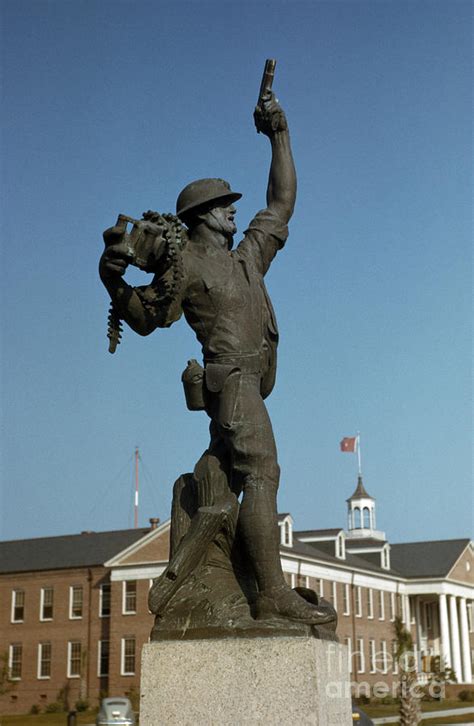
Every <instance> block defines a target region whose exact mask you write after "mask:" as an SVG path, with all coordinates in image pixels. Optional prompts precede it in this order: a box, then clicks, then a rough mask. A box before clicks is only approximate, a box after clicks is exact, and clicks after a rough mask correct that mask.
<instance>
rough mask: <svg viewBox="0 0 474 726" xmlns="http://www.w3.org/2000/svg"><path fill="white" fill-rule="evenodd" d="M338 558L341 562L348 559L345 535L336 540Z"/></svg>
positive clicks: (340, 535)
mask: <svg viewBox="0 0 474 726" xmlns="http://www.w3.org/2000/svg"><path fill="white" fill-rule="evenodd" d="M336 557H337V558H338V559H339V560H345V559H346V548H345V545H344V535H343V534H342V532H341V534H339V535H338V536H337V539H336Z"/></svg>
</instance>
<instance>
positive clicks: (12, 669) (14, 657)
mask: <svg viewBox="0 0 474 726" xmlns="http://www.w3.org/2000/svg"><path fill="white" fill-rule="evenodd" d="M22 658H23V646H22V644H21V643H12V644H11V645H10V648H9V652H8V674H9V675H8V677H9V679H10V681H19V680H21V662H22Z"/></svg>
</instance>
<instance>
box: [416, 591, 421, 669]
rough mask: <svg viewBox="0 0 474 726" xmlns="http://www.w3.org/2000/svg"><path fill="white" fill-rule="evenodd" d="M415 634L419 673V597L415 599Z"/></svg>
mask: <svg viewBox="0 0 474 726" xmlns="http://www.w3.org/2000/svg"><path fill="white" fill-rule="evenodd" d="M415 632H416V644H417V646H418V672H419V673H421V670H422V662H421V650H422V649H421V639H422V633H421V605H420V596H419V595H417V596H416V597H415Z"/></svg>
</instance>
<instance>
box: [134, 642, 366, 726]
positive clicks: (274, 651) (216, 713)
mask: <svg viewBox="0 0 474 726" xmlns="http://www.w3.org/2000/svg"><path fill="white" fill-rule="evenodd" d="M351 713H352V711H351V698H350V685H349V672H348V660H347V647H346V646H343V645H340V644H339V643H335V642H332V641H325V640H318V639H316V638H311V637H255V638H236V639H232V638H226V639H210V640H189V641H161V642H154V643H149V644H147V645H145V646H144V649H143V655H142V678H141V707H140V726H161V725H162V724H163V725H164V724H167V725H168V724H169V725H176V726H178V725H179V726H187V725H188V724H189V725H191V724H192V725H193V726H214V725H215V726H227V725H228V726H246V725H247V724H248V725H249V726H250V724H265V725H266V726H279V725H286V724H288V725H290V724H291V726H293V725H294V724H299V725H301V724H308V725H309V724H311V725H312V726H346V725H347V726H349V724H352V715H351Z"/></svg>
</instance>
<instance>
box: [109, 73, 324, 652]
mask: <svg viewBox="0 0 474 726" xmlns="http://www.w3.org/2000/svg"><path fill="white" fill-rule="evenodd" d="M274 65H275V64H274V61H271V62H269V61H267V65H266V69H265V73H264V78H263V80H262V87H261V91H260V95H259V100H258V104H257V107H256V109H255V112H254V119H255V125H256V127H257V130H258V131H259V132H261V133H262V134H264V135H265V136H267V137H268V138H269V140H270V143H271V165H270V173H269V180H268V188H267V207H266V209H264V210H262V211H260V212H258V213H257V215H256V216H255V217H254V219H253V220H252V221H251V223H250V225H249V227H248V229H247V230H246V232H245V233H244V235H243V239H242V240H241V241H240V243H239V244H238V245H237V247H236V248H235V249H233V238H234V234H235V233H236V225H235V220H234V218H235V214H236V207H235V202H236V201H237V200H238V199H240V197H241V194H240V193H238V192H235V191H233V190H232V189H231V187H230V185H229V184H228V182H226V181H224V180H222V179H214V178H209V179H199V180H197V181H194V182H191V183H190V184H188V185H187V186H186V187H185V188H184V189H183V190H182V191H181V193H180V194H179V196H178V199H177V204H176V217H174V216H173V215H161V214H158V213H156V212H147V213H145V214H144V217H143V220H140V221H137V220H133V219H131V218H129V217H125V216H124V215H120V216H119V219H118V222H117V225H116V226H115V227H112V228H111V229H108V230H106V232H104V241H105V244H106V248H105V251H104V253H103V255H102V257H101V261H100V277H101V280H102V282H103V283H104V285H105V287H106V288H107V290H108V292H109V294H110V297H111V300H112V308H111V314H110V326H109V337H110V340H111V348H110V349H111V350H112V351H113V350H114V349H115V346H116V344H117V342H119V339H120V328H119V320H124V321H125V322H126V323H127V324H128V325H129V326H130V327H131V328H132V329H133V330H134V331H136V332H137V333H139V334H140V335H148V334H149V333H151V332H153V331H154V330H155V329H156V328H157V327H167V326H169V325H171V324H172V323H173V322H174V321H176V320H177V319H178V318H179V317H180V316H181V314H182V313H184V315H185V318H186V320H187V322H188V323H189V325H190V326H191V328H192V329H193V331H194V332H195V334H196V337H197V339H198V340H199V342H200V344H201V345H202V352H203V367H202V366H200V364H199V363H197V361H190V362H189V364H188V367H187V368H186V370H185V371H184V373H183V385H184V388H185V394H186V401H187V404H188V408H190V409H191V410H205V411H206V413H207V415H208V416H209V418H210V420H211V423H210V437H211V439H210V444H209V448H208V449H207V450H206V451H205V452H204V454H203V455H202V457H201V459H200V460H199V461H198V463H197V464H196V466H195V469H194V472H193V473H192V474H185V475H182V476H181V477H180V478H179V479H178V480H177V482H176V484H175V488H174V495H173V505H172V525H171V551H170V562H169V565H168V568H167V569H166V571H165V573H164V574H163V575H162V576H161V577H160V578H158V579H157V580H156V581H155V583H154V585H153V587H152V590H151V592H150V599H149V602H150V609H151V610H152V612H154V613H155V614H156V625H155V628H154V631H153V634H152V637H154V638H155V639H158V638H160V637H168V636H170V637H173V635H174V636H175V637H183V635H184V634H185V633H186V637H200V636H201V635H203V634H204V635H207V634H209V633H210V632H211V631H213V632H216V633H225V634H228V635H232V634H246V633H248V632H249V631H251V630H252V629H254V630H255V632H257V631H258V632H259V633H260V632H262V631H264V630H265V627H268V628H270V630H271V629H272V628H273V629H280V630H281V629H283V630H285V631H286V632H297V633H300V632H302V631H303V632H313V633H315V634H317V635H319V636H320V637H334V635H333V631H334V629H335V622H336V615H335V611H334V609H333V608H332V607H331V606H330V605H329V603H326V602H324V601H321V602H318V598H317V596H316V595H315V593H314V592H313V591H310V590H305V589H304V588H297V591H295V590H293V589H291V588H290V587H289V586H288V585H287V584H286V582H285V580H284V576H283V572H282V568H281V562H280V555H279V528H278V523H277V505H276V495H277V489H278V482H279V476H280V469H279V466H278V463H277V451H276V446H275V441H274V437H273V432H272V427H271V423H270V419H269V416H268V413H267V410H266V407H265V403H264V399H265V398H266V397H267V396H268V395H269V394H270V393H271V391H272V389H273V386H274V383H275V374H276V351H277V343H278V329H277V324H276V319H275V314H274V311H273V308H272V305H271V302H270V299H269V296H268V293H267V291H266V288H265V284H264V275H265V274H266V273H267V271H268V269H269V267H270V264H271V262H272V260H273V259H274V257H275V255H276V253H277V252H278V251H279V250H280V249H282V247H283V246H284V244H285V241H286V238H287V236H288V228H287V224H288V222H289V220H290V218H291V216H292V214H293V209H294V204H295V198H296V174H295V167H294V163H293V157H292V152H291V146H290V136H289V132H288V125H287V120H286V117H285V114H284V112H283V110H282V108H281V106H280V104H279V102H278V101H277V100H276V98H275V96H274V94H273V93H272V92H271V81H272V78H273V71H274ZM129 224H132V225H133V228H132V232H131V233H128V232H127V225H129ZM183 225H185V227H183ZM129 263H132V264H135V265H138V266H139V267H141V268H142V269H144V270H147V271H149V272H154V278H153V280H152V281H151V283H150V284H148V285H145V286H142V287H131V286H130V285H128V284H127V283H126V282H125V281H124V279H123V275H124V273H125V270H126V268H127V266H128V264H129ZM240 497H241V501H240V504H239V498H240ZM321 626H323V627H321ZM326 631H327V632H326ZM325 633H326V634H325ZM170 634H171V635H170Z"/></svg>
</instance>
